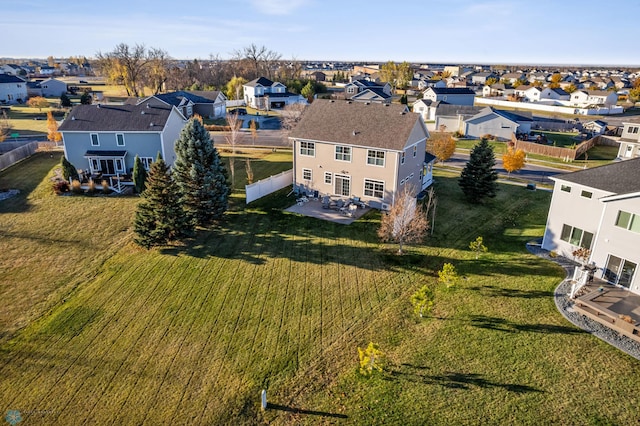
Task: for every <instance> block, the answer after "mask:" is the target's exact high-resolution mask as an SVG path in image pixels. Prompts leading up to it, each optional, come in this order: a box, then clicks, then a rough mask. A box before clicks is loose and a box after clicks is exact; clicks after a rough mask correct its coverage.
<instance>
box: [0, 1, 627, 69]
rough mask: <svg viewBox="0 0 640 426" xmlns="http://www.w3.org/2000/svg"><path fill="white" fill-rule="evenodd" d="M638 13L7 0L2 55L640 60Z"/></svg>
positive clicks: (490, 5)
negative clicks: (121, 48) (129, 48)
mask: <svg viewBox="0 0 640 426" xmlns="http://www.w3.org/2000/svg"><path fill="white" fill-rule="evenodd" d="M638 16H640V2H639V1H638V0H608V1H602V0H600V1H595V0H528V1H520V0H475V1H474V0H416V1H405V0H396V1H393V0H391V1H389V0H387V1H378V0H370V1H368V2H362V1H352V0H342V1H335V0H209V1H203V0H200V1H192V0H182V1H176V0H171V1H165V0H128V1H126V0H107V1H87V0H83V1H79V0H65V1H60V2H55V3H54V2H52V1H50V0H2V2H0V34H4V36H3V38H4V40H3V41H2V43H1V44H0V57H20V58H24V57H41V58H45V57H47V56H49V55H53V56H55V57H67V56H72V55H73V56H76V55H84V56H87V57H92V56H95V54H96V53H97V52H98V51H101V52H108V51H110V50H112V49H113V48H114V47H115V46H116V45H117V44H118V43H121V42H124V43H127V44H131V45H133V44H136V43H138V44H144V45H146V46H149V47H158V48H161V49H164V50H166V51H167V52H168V53H169V54H170V55H171V56H172V57H174V58H178V59H194V58H199V59H206V58H209V56H210V55H217V56H220V57H221V58H229V57H230V56H231V55H232V53H233V52H234V51H235V50H237V49H241V48H242V47H244V46H248V45H249V44H251V43H255V44H257V45H258V46H261V45H264V46H266V47H267V48H268V49H270V50H273V51H275V52H278V53H280V54H281V55H282V57H283V58H284V59H293V58H295V59H309V60H312V59H317V60H352V61H388V60H394V61H405V60H406V61H410V62H444V63H509V64H512V63H539V64H603V65H639V64H640V47H639V45H638V42H637V39H638V36H637V34H638V29H637V23H636V22H637V19H638ZM6 34H11V35H15V37H14V36H11V37H10V38H7V37H6ZM9 40H10V41H9Z"/></svg>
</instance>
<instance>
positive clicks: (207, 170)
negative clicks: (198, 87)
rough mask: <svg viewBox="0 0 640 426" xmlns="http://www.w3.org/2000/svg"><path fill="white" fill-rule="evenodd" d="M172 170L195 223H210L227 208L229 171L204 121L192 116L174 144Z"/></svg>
mask: <svg viewBox="0 0 640 426" xmlns="http://www.w3.org/2000/svg"><path fill="white" fill-rule="evenodd" d="M175 151H176V162H175V164H174V166H173V172H174V176H175V179H176V183H177V184H178V187H179V190H180V201H181V203H182V206H183V207H184V210H185V212H186V214H187V218H188V220H189V221H190V223H191V224H192V225H193V226H207V225H210V224H211V223H212V222H213V221H214V220H216V219H220V218H221V217H222V215H223V213H224V212H225V211H226V210H227V201H228V198H229V185H228V183H227V173H226V169H225V167H224V164H223V163H222V160H221V159H220V155H219V154H218V150H217V149H216V148H215V147H214V146H213V141H212V140H211V136H210V135H209V132H208V131H207V130H206V129H205V128H204V126H203V124H202V122H201V121H200V120H197V119H193V118H192V119H191V120H189V122H187V124H186V125H185V126H184V128H183V129H182V131H181V132H180V137H179V138H178V140H177V141H176V144H175Z"/></svg>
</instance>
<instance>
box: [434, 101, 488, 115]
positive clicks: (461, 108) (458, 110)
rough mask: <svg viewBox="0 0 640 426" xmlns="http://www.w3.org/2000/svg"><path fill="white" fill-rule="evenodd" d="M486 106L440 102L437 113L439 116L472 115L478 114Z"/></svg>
mask: <svg viewBox="0 0 640 426" xmlns="http://www.w3.org/2000/svg"><path fill="white" fill-rule="evenodd" d="M485 108H486V107H483V106H475V105H453V104H448V103H446V102H440V103H439V104H438V105H436V115H437V116H439V117H443V116H458V115H462V116H465V117H471V116H474V115H476V114H478V113H479V112H480V111H482V110H483V109H485Z"/></svg>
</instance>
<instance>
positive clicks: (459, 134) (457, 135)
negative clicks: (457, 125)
mask: <svg viewBox="0 0 640 426" xmlns="http://www.w3.org/2000/svg"><path fill="white" fill-rule="evenodd" d="M463 136H464V134H463V133H462V132H461V131H459V130H456V131H455V132H453V137H454V138H461V137H463Z"/></svg>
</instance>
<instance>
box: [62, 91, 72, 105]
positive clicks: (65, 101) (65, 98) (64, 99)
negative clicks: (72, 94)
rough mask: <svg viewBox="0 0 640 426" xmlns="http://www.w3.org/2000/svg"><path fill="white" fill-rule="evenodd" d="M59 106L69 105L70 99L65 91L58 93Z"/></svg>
mask: <svg viewBox="0 0 640 426" xmlns="http://www.w3.org/2000/svg"><path fill="white" fill-rule="evenodd" d="M60 106H61V107H64V108H68V107H70V106H71V99H69V96H67V94H66V93H63V94H62V95H60Z"/></svg>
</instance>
